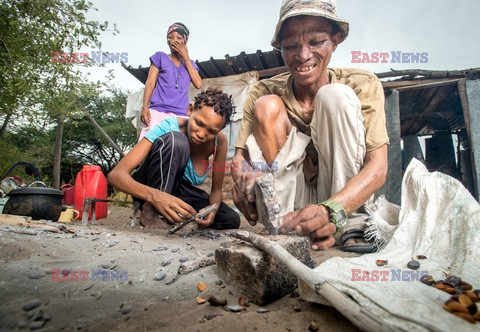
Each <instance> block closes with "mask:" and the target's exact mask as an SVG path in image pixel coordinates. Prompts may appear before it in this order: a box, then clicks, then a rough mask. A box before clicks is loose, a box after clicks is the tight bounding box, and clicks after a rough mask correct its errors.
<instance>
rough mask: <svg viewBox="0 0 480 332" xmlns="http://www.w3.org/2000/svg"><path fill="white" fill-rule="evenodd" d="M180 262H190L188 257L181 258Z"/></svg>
mask: <svg viewBox="0 0 480 332" xmlns="http://www.w3.org/2000/svg"><path fill="white" fill-rule="evenodd" d="M179 261H180V263H185V262H186V261H188V257H181V258H180V259H179Z"/></svg>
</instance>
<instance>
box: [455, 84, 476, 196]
mask: <svg viewBox="0 0 480 332" xmlns="http://www.w3.org/2000/svg"><path fill="white" fill-rule="evenodd" d="M458 91H459V94H460V100H461V102H462V108H463V112H464V114H465V126H466V128H467V133H468V138H469V140H470V149H471V151H472V171H473V177H474V180H475V198H476V199H477V200H478V199H479V193H480V183H479V180H480V79H477V80H462V81H461V82H460V83H459V85H458Z"/></svg>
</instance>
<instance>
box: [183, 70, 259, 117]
mask: <svg viewBox="0 0 480 332" xmlns="http://www.w3.org/2000/svg"><path fill="white" fill-rule="evenodd" d="M257 81H258V72H256V71H250V72H246V73H243V74H238V75H230V76H223V77H216V78H204V79H203V80H202V90H207V89H208V88H217V89H220V90H222V91H223V92H225V93H228V94H229V95H232V97H233V103H234V105H235V106H236V108H235V111H236V113H235V114H234V116H233V119H232V121H237V120H241V119H242V117H243V112H242V111H243V104H244V102H245V98H246V97H247V94H248V91H249V90H250V88H251V87H252V86H253V85H254V84H255V83H257ZM198 92H199V90H197V89H195V87H194V86H193V85H190V88H189V89H188V97H189V98H190V100H192V101H193V97H195V95H197V94H198Z"/></svg>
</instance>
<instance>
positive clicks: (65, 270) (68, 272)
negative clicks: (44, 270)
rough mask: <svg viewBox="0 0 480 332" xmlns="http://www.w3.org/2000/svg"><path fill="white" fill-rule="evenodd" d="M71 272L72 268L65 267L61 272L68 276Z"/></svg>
mask: <svg viewBox="0 0 480 332" xmlns="http://www.w3.org/2000/svg"><path fill="white" fill-rule="evenodd" d="M71 272H72V269H63V270H62V272H61V273H62V275H64V276H68V275H69V274H70V273H71Z"/></svg>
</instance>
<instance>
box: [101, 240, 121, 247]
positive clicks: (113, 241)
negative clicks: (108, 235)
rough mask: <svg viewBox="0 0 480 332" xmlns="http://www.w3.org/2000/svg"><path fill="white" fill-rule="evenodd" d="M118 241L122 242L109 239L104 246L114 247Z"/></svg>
mask: <svg viewBox="0 0 480 332" xmlns="http://www.w3.org/2000/svg"><path fill="white" fill-rule="evenodd" d="M118 242H120V241H118V240H107V241H106V242H105V243H104V244H103V246H104V247H105V248H111V247H113V246H114V245H116V244H117V243H118Z"/></svg>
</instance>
